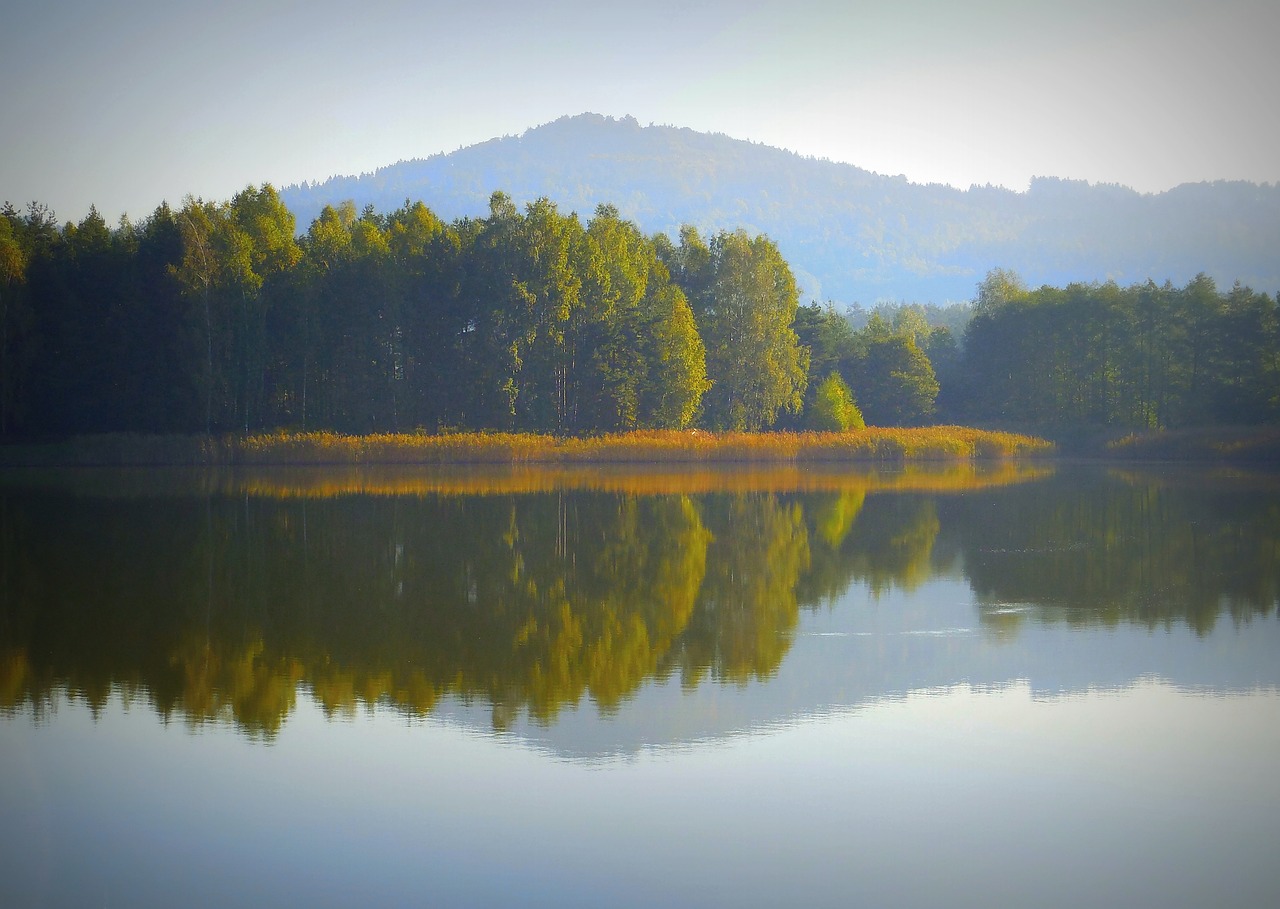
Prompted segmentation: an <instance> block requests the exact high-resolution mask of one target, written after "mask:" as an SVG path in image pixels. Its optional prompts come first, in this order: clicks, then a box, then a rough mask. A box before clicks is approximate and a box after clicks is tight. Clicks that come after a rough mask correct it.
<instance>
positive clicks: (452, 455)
mask: <svg viewBox="0 0 1280 909" xmlns="http://www.w3.org/2000/svg"><path fill="white" fill-rule="evenodd" d="M1052 451H1053V444H1052V443H1050V442H1048V441H1046V440H1044V439H1040V438H1036V437H1034V436H1027V435H1019V434H1016V433H1009V432H995V431H988V430H981V429H972V428H969V427H964V426H931V427H919V428H884V429H881V428H869V429H866V430H860V431H857V432H848V433H814V432H800V433H792V432H767V433H764V432H762V433H746V432H726V433H712V432H702V431H698V430H691V431H687V432H675V431H654V432H630V433H618V434H612V435H601V436H588V437H559V436H548V435H537V434H532V433H447V434H439V435H432V434H426V433H386V434H378V435H366V436H350V435H339V434H337V433H329V432H272V433H258V434H250V435H225V436H145V435H126V434H112V435H95V436H79V437H76V438H72V439H68V440H65V441H59V442H49V443H43V444H26V445H11V446H4V447H0V466H76V465H85V466H88V465H119V466H141V465H151V464H155V465H162V464H163V465H195V466H200V465H208V466H219V465H230V466H235V465H255V466H266V465H281V466H284V465H319V464H533V463H548V464H563V463H617V464H625V463H632V464H654V463H673V464H689V463H721V462H723V463H742V462H773V463H779V462H781V463H797V462H840V461H850V462H905V461H957V460H959V461H963V460H974V459H979V460H984V459H994V458H1014V457H1030V456H1042V455H1046V454H1049V453H1051V452H1052Z"/></svg>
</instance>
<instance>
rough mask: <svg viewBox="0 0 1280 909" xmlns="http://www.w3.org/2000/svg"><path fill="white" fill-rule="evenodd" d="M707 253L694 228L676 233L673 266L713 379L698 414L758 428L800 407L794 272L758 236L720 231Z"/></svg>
mask: <svg viewBox="0 0 1280 909" xmlns="http://www.w3.org/2000/svg"><path fill="white" fill-rule="evenodd" d="M709 253H710V256H709V258H706V257H704V256H703V254H702V250H701V247H700V246H699V238H698V237H697V234H696V232H695V231H691V230H689V231H684V232H682V234H681V249H680V252H679V255H678V256H677V264H678V266H679V268H678V272H677V273H678V274H680V275H683V276H686V278H685V279H686V280H688V281H689V284H688V286H686V287H685V288H684V289H685V293H686V294H687V295H688V296H689V299H690V302H691V303H692V305H693V309H694V315H695V317H696V318H697V320H698V329H699V334H701V336H702V340H703V343H704V344H705V345H706V350H707V374H708V378H709V380H710V381H711V388H710V389H709V390H708V391H707V393H706V396H705V398H704V403H703V406H704V411H705V417H704V419H705V422H706V423H707V424H708V425H709V426H711V427H712V428H715V429H735V430H755V429H762V428H764V427H767V426H771V425H772V424H773V423H774V421H775V420H776V419H777V418H778V415H779V413H780V412H782V411H784V410H785V411H788V412H790V413H798V412H799V411H800V408H801V405H802V403H803V399H804V390H805V383H806V381H807V377H808V365H809V364H808V352H807V351H806V350H805V349H804V348H802V347H801V346H800V343H799V339H798V338H797V337H796V333H795V331H794V329H793V328H792V327H791V326H792V322H793V321H794V319H795V315H796V309H797V306H798V297H799V292H798V290H797V288H796V282H795V278H794V277H793V275H792V274H791V269H790V268H788V267H787V263H786V261H785V260H784V259H783V258H782V255H781V254H780V253H779V252H778V248H777V247H776V246H775V245H774V244H773V242H772V241H770V240H769V239H768V238H767V237H764V236H757V237H754V238H751V237H748V236H747V234H746V233H745V232H743V231H738V232H736V233H727V232H721V233H720V234H718V235H717V236H716V238H715V239H714V240H713V241H712V242H711V245H710V248H709ZM708 270H709V273H710V275H711V276H712V280H711V281H710V282H709V283H708V282H707V281H706V280H705V278H706V275H707V272H708ZM677 280H679V279H677Z"/></svg>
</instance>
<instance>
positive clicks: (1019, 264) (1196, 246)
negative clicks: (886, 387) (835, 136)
mask: <svg viewBox="0 0 1280 909" xmlns="http://www.w3.org/2000/svg"><path fill="white" fill-rule="evenodd" d="M499 189H500V190H503V191H504V192H506V193H508V194H509V195H510V196H511V197H512V198H513V199H514V200H515V201H516V202H517V204H520V205H523V204H524V203H526V202H530V201H532V200H534V199H536V198H539V197H541V196H546V197H547V198H549V199H551V200H552V201H553V202H555V203H556V204H557V206H558V207H559V208H560V209H561V210H562V211H566V212H567V211H576V212H577V213H578V214H579V216H580V217H581V218H582V219H583V220H584V221H585V220H588V219H589V218H590V217H591V215H592V213H593V212H594V210H595V208H596V206H597V205H599V204H600V203H604V202H608V203H612V204H614V205H615V206H616V207H617V208H618V210H619V212H621V214H622V215H623V216H624V217H626V218H629V219H631V220H633V221H635V222H636V223H637V224H639V225H640V227H641V228H642V229H644V230H645V231H646V232H649V233H657V232H664V233H667V234H669V235H671V236H673V237H674V236H675V235H676V233H677V232H678V230H679V228H680V226H681V225H682V224H686V223H687V224H693V225H695V226H697V227H698V228H699V229H701V230H703V231H704V232H714V231H716V230H719V229H722V228H723V229H736V228H739V227H741V228H744V229H745V230H747V231H749V232H751V233H766V234H768V235H769V236H770V237H771V238H772V239H773V240H774V241H775V242H776V243H777V244H778V247H779V249H780V250H781V251H782V253H783V255H784V256H785V257H786V258H787V260H788V261H789V262H790V263H791V266H792V268H793V270H794V271H795V272H796V275H797V278H798V279H799V282H800V284H801V286H802V288H803V289H804V297H805V299H806V300H809V299H816V300H828V299H829V300H834V301H836V302H837V303H839V304H842V305H844V304H850V303H854V302H859V303H862V304H864V305H871V304H873V303H875V302H876V301H877V300H884V299H891V300H909V301H917V302H928V301H933V302H938V303H941V302H944V301H948V300H967V299H970V298H972V296H973V294H974V287H975V285H976V284H977V282H978V281H980V280H981V279H982V277H983V276H984V275H985V274H986V272H987V271H988V270H989V269H991V268H994V267H997V266H999V267H1003V268H1012V269H1013V270H1015V271H1017V272H1018V273H1019V274H1020V275H1021V276H1022V277H1023V279H1024V280H1025V281H1026V282H1027V284H1029V285H1030V286H1033V287H1034V286H1039V285H1041V284H1053V285H1063V284H1067V283H1070V282H1072V281H1084V282H1092V281H1105V280H1115V281H1117V282H1119V283H1121V284H1132V283H1139V282H1145V281H1146V280H1147V279H1149V278H1150V279H1152V280H1154V281H1156V283H1164V282H1165V281H1166V280H1169V281H1172V282H1173V283H1174V284H1177V285H1181V284H1185V283H1186V282H1187V281H1189V280H1190V279H1191V278H1192V277H1194V276H1195V275H1196V274H1199V273H1201V272H1203V273H1205V274H1208V275H1209V276H1210V277H1212V278H1213V279H1214V280H1215V281H1217V282H1218V283H1219V284H1220V285H1223V286H1228V287H1229V286H1230V284H1231V283H1232V282H1234V281H1237V280H1239V281H1240V282H1242V283H1244V284H1247V285H1249V286H1251V287H1253V288H1254V289H1255V290H1260V291H1266V292H1268V293H1275V292H1276V291H1277V290H1280V255H1277V250H1280V187H1277V186H1276V185H1273V184H1262V185H1258V184H1253V183H1244V182H1218V183H1197V184H1185V185H1183V186H1179V187H1176V188H1174V189H1172V190H1170V191H1168V192H1165V193H1159V194H1154V195H1151V194H1140V193H1137V192H1135V191H1133V190H1131V189H1128V188H1126V187H1122V186H1116V185H1092V184H1089V183H1086V182H1083V181H1074V180H1063V179H1058V178H1053V177H1038V178H1035V179H1034V180H1032V182H1031V186H1030V188H1029V190H1028V191H1027V192H1025V193H1019V192H1014V191H1012V190H1007V189H1003V188H1000V187H990V186H988V187H972V188H970V189H969V190H967V191H961V190H957V189H954V188H953V187H949V186H942V185H938V184H929V185H920V184H914V183H909V182H908V181H907V180H906V179H905V178H903V177H886V176H881V175H879V174H875V173H872V172H870V171H867V170H863V169H862V168H859V167H855V166H853V165H850V164H839V163H834V162H830V161H824V160H818V159H814V158H805V157H803V156H800V155H797V154H795V153H793V152H789V151H783V150H781V149H777V148H771V147H769V146H766V145H758V144H755V143H751V142H747V141H743V140H740V139H732V138H729V137H728V136H723V135H719V134H710V133H700V132H696V131H694V130H691V129H685V128H678V127H673V126H653V125H650V126H641V125H640V124H639V123H638V122H636V120H635V119H634V118H632V117H624V118H622V119H620V120H619V119H613V118H611V117H603V116H600V115H598V114H581V115H578V116H575V117H562V118H560V119H559V120H556V121H554V122H552V123H548V124H545V125H542V126H538V127H535V128H533V129H530V130H528V131H527V132H525V133H524V134H523V135H520V136H507V137H503V138H498V139H491V140H489V141H487V142H482V143H480V144H478V145H473V146H470V147H468V148H463V149H459V150H458V151H455V152H451V153H449V154H439V155H433V156H432V157H429V158H425V159H415V160H411V161H401V162H399V163H398V164H392V165H389V166H387V167H382V168H379V169H378V170H376V171H375V172H373V173H371V174H364V175H361V176H358V177H334V178H332V179H329V180H326V181H324V182H323V183H315V184H303V185H294V186H287V187H285V188H284V189H283V190H282V191H281V196H282V198H283V201H284V202H285V204H286V205H288V206H289V208H290V209H291V210H292V211H293V212H294V214H295V215H297V218H298V223H299V227H300V229H304V230H305V228H306V226H307V225H308V224H310V223H311V221H312V220H313V219H314V218H315V217H316V216H317V215H318V214H319V213H320V211H321V209H322V208H323V207H324V206H325V205H330V204H337V203H339V202H342V201H345V200H348V199H350V200H352V201H354V202H355V204H356V207H357V208H363V207H365V206H366V205H372V206H373V207H374V208H375V209H376V210H378V211H382V212H386V211H391V210H393V209H395V208H398V207H399V206H400V205H402V204H403V203H404V201H405V200H406V199H410V200H415V201H416V200H419V199H420V200H422V201H423V202H425V203H426V204H427V205H428V206H429V207H430V208H431V209H432V210H433V211H435V212H436V213H437V214H438V215H440V216H441V217H442V218H444V219H446V220H453V219H456V218H460V217H467V216H472V217H475V216H483V215H485V214H487V212H488V200H489V196H490V195H491V193H492V192H493V191H494V190H499Z"/></svg>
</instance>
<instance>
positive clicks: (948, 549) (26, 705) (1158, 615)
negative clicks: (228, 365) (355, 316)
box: [0, 463, 1280, 907]
mask: <svg viewBox="0 0 1280 909" xmlns="http://www.w3.org/2000/svg"><path fill="white" fill-rule="evenodd" d="M1278 605H1280V478H1277V477H1276V476H1275V475H1269V474H1265V473H1248V472H1239V471H1212V470H1207V469H1193V468H1186V467H1182V468H1172V467H1169V468H1145V469H1144V468H1133V467H1126V468H1124V469H1114V468H1106V467H1098V466H1089V465H1068V464H1057V465H1053V464H1048V463H1033V464H1029V465H1025V466H1018V465H1013V464H1002V465H992V466H986V467H976V468H975V467H972V466H968V465H961V466H951V467H943V466H938V467H935V468H926V467H912V468H898V469H892V468H879V469H871V468H848V469H843V470H840V469H834V468H825V469H819V468H813V469H804V470H800V469H795V468H776V469H768V468H763V467H757V468H751V469H748V468H739V469H697V470H677V469H668V470H661V469H656V468H637V469H634V470H625V469H621V468H612V469H603V468H591V467H575V468H567V469H544V470H539V469H534V468H524V469H511V470H505V471H496V470H486V471H479V470H465V469H456V470H442V469H435V470H416V471H415V470H410V469H400V470H382V471H379V470H372V469H365V470H358V469H334V470H320V469H313V470H301V469H298V470H288V469H277V470H263V471H257V472H243V471H242V472H235V471H226V472H214V471H208V472H192V471H183V470H153V471H107V470H100V471H99V470H81V471H67V472H37V471H31V472H11V473H8V474H5V475H4V476H3V477H0V772H2V773H3V782H2V783H0V905H3V906H12V907H27V906H56V907H61V906H90V905H92V906H128V907H149V906H182V907H194V906H227V905H259V906H307V907H313V906H351V905H395V906H440V907H466V906H557V907H563V906H583V907H587V906H591V907H597V906H611V907H619V906H621V907H627V906H646V907H648V906H659V905H665V906H733V907H754V906H771V907H772V906H855V905H865V906H878V907H896V906H901V907H927V906H941V907H967V906H975V907H976V906H983V907H990V906H1000V905H1005V906H1022V907H1033V906H1034V907H1055V906H1062V907H1077V906H1101V905H1115V906H1119V905H1133V906H1138V905H1145V906H1162V907H1177V906H1188V907H1204V906H1209V905H1212V906H1215V907H1225V906H1241V907H1244V906H1248V907H1257V906H1264V905H1280V864H1278V863H1277V862H1276V859H1275V846H1276V843H1277V842H1280V773H1278V772H1277V766H1278V765H1277V762H1278V761H1280V610H1278V608H1277V607H1278Z"/></svg>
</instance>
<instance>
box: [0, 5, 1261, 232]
mask: <svg viewBox="0 0 1280 909" xmlns="http://www.w3.org/2000/svg"><path fill="white" fill-rule="evenodd" d="M1278 39H1280V4H1277V3H1276V2H1275V0H1071V2H1067V0H1054V2H1040V0H1007V2H1006V0H987V2H962V0H955V2H945V0H943V2H936V0H896V2H874V3H861V2H845V3H842V2H839V0H756V2H753V0H709V2H698V0H652V2H647V3H646V2H642V0H631V2H626V3H613V2H609V0H541V2H527V0H519V2H517V0H501V2H495V0H469V2H468V0H449V2H447V3H439V2H435V0H425V2H424V0H419V2H409V0H405V2H397V0H359V2H357V0H344V2H341V3H338V2H332V0H252V2H242V0H221V2H218V3H210V2H207V0H206V2H200V3H188V2H184V0H114V2H113V0H92V2H83V0H75V2H72V0H45V2H41V3H37V2H35V0H28V2H22V3H20V4H19V3H16V2H11V3H7V4H5V6H4V8H3V9H2V10H0V85H3V86H4V88H3V91H2V92H0V124H3V126H2V127H0V128H2V130H3V138H2V139H0V142H3V154H0V200H3V199H8V200H10V201H12V202H13V203H14V204H16V205H18V206H19V207H22V206H24V205H25V204H26V203H27V202H28V201H31V200H40V201H42V202H45V203H47V204H49V205H50V206H51V207H52V208H53V209H54V211H55V212H56V213H57V215H58V217H59V218H60V219H61V220H67V219H77V220H78V219H79V218H81V217H82V216H83V215H84V214H85V213H86V212H87V211H88V207H89V204H90V203H96V204H97V206H98V208H99V210H100V211H101V212H102V213H103V214H104V215H105V216H106V217H107V219H108V220H109V221H114V220H115V219H116V218H117V217H118V216H119V215H120V214H121V213H122V212H125V211H127V212H128V213H129V214H130V215H132V216H134V217H135V218H141V217H145V216H146V215H148V214H149V213H150V212H151V211H152V210H154V208H155V207H156V205H158V204H159V203H160V202H161V201H162V200H166V199H167V200H168V201H170V202H171V203H178V202H180V201H181V199H182V197H183V196H184V195H186V194H187V193H191V194H193V195H201V196H204V197H205V198H207V199H225V198H229V197H230V196H231V195H232V194H233V193H235V192H236V191H237V190H239V189H241V188H243V187H244V186H245V185H246V184H250V183H252V184H259V183H262V182H264V181H270V182H272V183H275V184H276V185H278V186H283V185H286V184H289V183H296V182H301V181H304V180H323V179H325V178H327V177H329V176H332V175H334V174H353V173H362V172H365V171H370V170H373V169H375V168H377V167H380V166H382V165H386V164H392V163H394V162H396V161H399V160H402V159H406V158H418V157H426V156H428V155H431V154H434V153H437V152H441V151H446V152H447V151H453V150H455V149H457V148H459V147H461V146H465V145H471V144H473V143H476V142H480V141H483V140H485V139H489V138H492V137H494V136H501V135H518V134H520V133H522V132H524V131H525V130H526V129H528V128H530V127H533V126H537V125H539V124H541V123H545V122H548V121H550V120H554V119H556V118H558V117H560V116H563V115H566V114H578V113H582V112H584V111H592V112H595V113H600V114H607V115H611V116H615V117H622V116H624V115H627V114H630V115H632V116H634V117H635V118H636V119H638V120H639V121H640V122H641V123H642V124H648V123H650V122H652V123H659V124H671V125H675V126H688V127H691V128H693V129H697V130H707V131H714V132H721V133H725V134H727V135H730V136H733V137H736V138H742V139H752V140H755V141H758V142H763V143H766V144H769V145H776V146H780V147H783V148H789V149H792V150H794V151H797V152H800V153H802V154H806V155H814V156H818V157H825V158H830V159H832V160H837V161H847V162H849V163H852V164H857V165H859V166H860V167H865V168H867V169H869V170H874V171H877V172H879V173H882V174H905V175H906V176H907V178H908V179H910V180H912V181H915V182H921V183H926V182H941V183H950V184H952V185H955V186H958V187H961V188H965V187H968V186H969V185H970V184H973V183H979V184H981V183H996V184H1001V185H1004V186H1008V187H1010V188H1013V189H1025V188H1026V186H1027V182H1028V180H1029V179H1030V177H1031V176H1033V175H1052V176H1061V177H1071V178H1077V179H1086V180H1089V181H1091V182H1106V183H1123V184H1126V185H1129V186H1132V187H1134V188H1136V189H1139V190H1142V191H1145V192H1156V191H1161V190H1164V189H1168V188H1169V187H1171V186H1174V185H1177V184H1179V183H1183V182H1195V181H1201V180H1218V179H1247V180H1253V181H1256V182H1280V62H1278V57H1277V48H1278V47H1280V40H1278ZM494 188H498V187H494ZM427 201H428V202H429V200H427Z"/></svg>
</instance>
